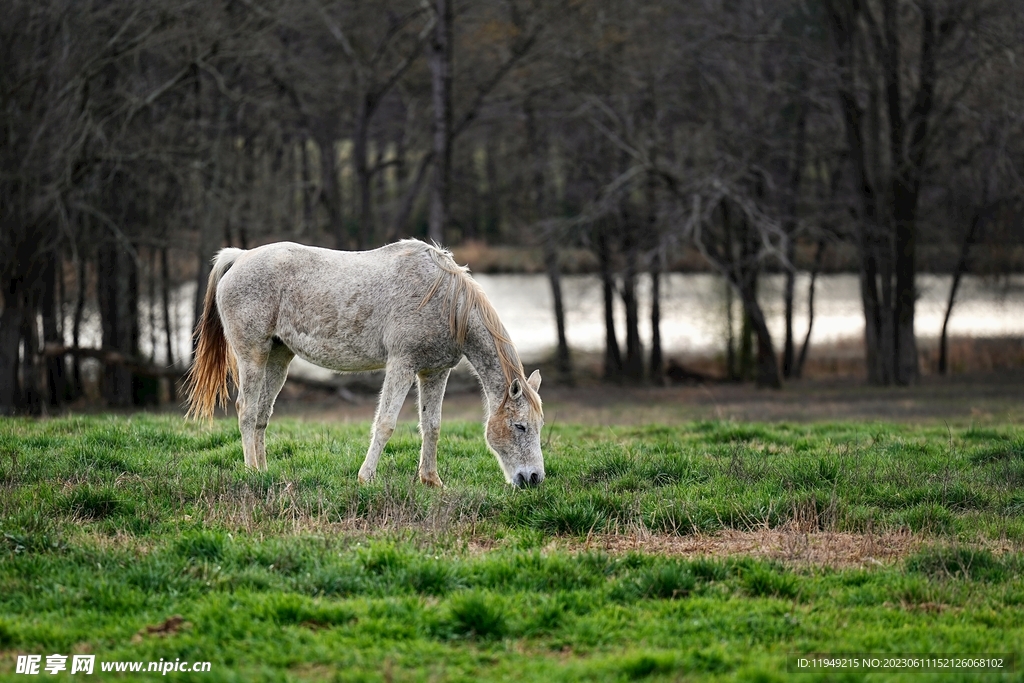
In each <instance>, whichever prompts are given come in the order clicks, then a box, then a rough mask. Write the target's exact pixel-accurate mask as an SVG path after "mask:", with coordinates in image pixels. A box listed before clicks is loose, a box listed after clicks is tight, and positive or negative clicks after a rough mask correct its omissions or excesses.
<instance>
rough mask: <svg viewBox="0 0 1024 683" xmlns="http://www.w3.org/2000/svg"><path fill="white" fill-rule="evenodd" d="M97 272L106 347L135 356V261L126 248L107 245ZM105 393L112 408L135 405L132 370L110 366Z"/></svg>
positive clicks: (119, 366)
mask: <svg viewBox="0 0 1024 683" xmlns="http://www.w3.org/2000/svg"><path fill="white" fill-rule="evenodd" d="M96 270H97V275H98V280H97V296H98V298H99V304H100V306H99V309H100V323H101V328H102V331H103V347H104V348H108V349H116V350H117V351H120V352H121V353H123V354H125V355H127V356H131V357H134V356H136V355H137V350H138V340H139V329H138V275H137V269H136V267H135V262H134V260H133V259H132V257H131V255H130V254H128V253H127V251H126V250H125V249H124V247H122V246H121V245H117V244H109V243H108V244H104V245H102V246H101V247H100V249H99V252H98V254H97V269H96ZM103 394H104V398H105V399H106V401H107V404H108V405H110V406H115V407H127V406H131V405H134V403H135V397H134V389H133V376H132V372H131V370H129V369H128V368H125V367H124V366H122V365H115V364H109V365H107V366H106V368H104V373H103Z"/></svg>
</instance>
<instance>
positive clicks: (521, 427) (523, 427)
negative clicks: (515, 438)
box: [513, 425, 526, 432]
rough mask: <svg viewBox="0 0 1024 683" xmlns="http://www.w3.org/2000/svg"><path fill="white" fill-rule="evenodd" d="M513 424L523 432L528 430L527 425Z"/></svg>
mask: <svg viewBox="0 0 1024 683" xmlns="http://www.w3.org/2000/svg"><path fill="white" fill-rule="evenodd" d="M513 426H514V427H515V428H516V429H518V430H519V431H521V432H525V431H526V427H525V425H513Z"/></svg>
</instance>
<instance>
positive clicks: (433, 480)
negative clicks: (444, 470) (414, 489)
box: [420, 472, 444, 489]
mask: <svg viewBox="0 0 1024 683" xmlns="http://www.w3.org/2000/svg"><path fill="white" fill-rule="evenodd" d="M420 481H421V482H423V483H424V484H426V485H427V486H430V487H431V488H437V489H439V488H441V487H443V486H444V484H443V483H442V482H441V477H439V476H437V472H432V473H431V474H421V475H420Z"/></svg>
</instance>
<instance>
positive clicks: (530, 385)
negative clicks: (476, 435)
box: [485, 370, 544, 488]
mask: <svg viewBox="0 0 1024 683" xmlns="http://www.w3.org/2000/svg"><path fill="white" fill-rule="evenodd" d="M539 389H540V371H539V370H534V371H533V374H532V375H530V378H529V379H528V380H526V385H525V386H523V384H522V383H521V382H520V381H519V380H518V379H514V380H512V383H511V384H510V385H509V387H508V395H507V396H505V397H504V398H503V400H502V401H501V403H500V404H499V406H498V408H497V409H496V410H495V411H494V412H493V413H492V414H491V415H490V417H488V419H487V429H486V434H485V436H486V439H487V445H488V446H490V448H491V450H492V451H494V454H495V455H497V456H498V463H499V464H500V465H501V469H502V471H503V472H504V473H505V479H506V480H508V482H509V483H510V484H512V485H513V486H518V487H520V488H523V487H526V486H536V485H537V484H539V483H541V482H542V481H544V456H543V454H541V452H540V430H541V427H543V426H544V413H543V412H542V411H541V407H540V395H539V394H538V393H537V391H538V390H539Z"/></svg>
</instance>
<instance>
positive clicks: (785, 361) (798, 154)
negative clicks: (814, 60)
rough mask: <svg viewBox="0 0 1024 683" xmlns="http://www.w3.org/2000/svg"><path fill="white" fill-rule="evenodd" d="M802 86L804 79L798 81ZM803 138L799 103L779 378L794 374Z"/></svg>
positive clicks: (789, 201)
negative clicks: (795, 258) (795, 303)
mask: <svg viewBox="0 0 1024 683" xmlns="http://www.w3.org/2000/svg"><path fill="white" fill-rule="evenodd" d="M799 81H800V83H801V84H803V83H804V82H805V81H806V78H804V77H803V75H802V74H801V77H800V79H799ZM806 138H807V104H806V102H804V101H802V100H801V101H800V103H799V109H798V111H797V119H796V134H795V135H794V141H793V158H792V160H791V161H790V169H789V188H788V195H787V198H786V215H785V219H784V222H783V226H782V229H783V230H784V231H785V233H786V237H787V239H786V260H787V261H788V263H787V264H786V266H787V267H786V288H785V294H784V297H785V308H786V311H785V315H786V341H785V343H784V345H783V349H782V374H783V376H784V377H790V376H792V374H793V355H794V348H793V286H794V284H795V283H794V281H795V279H796V268H795V266H794V265H793V260H794V256H795V255H796V229H797V223H798V221H797V209H798V206H799V198H800V181H801V179H802V177H803V168H804V163H806V147H807V145H806V144H805V143H806Z"/></svg>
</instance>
